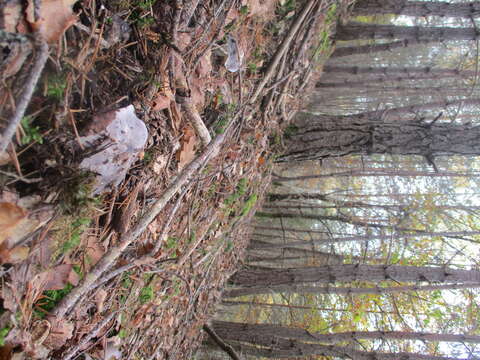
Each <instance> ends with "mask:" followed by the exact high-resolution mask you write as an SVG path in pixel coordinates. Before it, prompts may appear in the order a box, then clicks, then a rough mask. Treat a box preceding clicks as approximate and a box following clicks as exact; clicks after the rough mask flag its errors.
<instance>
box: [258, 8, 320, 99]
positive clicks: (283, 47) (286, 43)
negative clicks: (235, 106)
mask: <svg viewBox="0 0 480 360" xmlns="http://www.w3.org/2000/svg"><path fill="white" fill-rule="evenodd" d="M316 1H317V0H309V2H308V3H307V4H306V5H305V7H304V8H303V10H302V12H301V13H300V14H299V15H298V17H297V18H296V19H295V22H294V23H293V24H292V27H291V28H290V30H289V32H288V34H287V36H286V37H285V39H284V40H283V42H282V44H281V45H280V47H279V48H278V50H277V52H276V53H275V55H274V56H273V60H272V62H271V63H270V64H269V65H268V68H267V71H266V72H265V75H264V77H263V79H262V81H260V83H259V84H258V85H257V88H256V89H255V92H254V93H253V95H252V97H251V98H250V103H254V102H255V101H256V100H257V98H258V96H259V95H260V93H261V92H262V90H263V88H264V87H265V85H267V82H268V81H269V80H270V78H271V77H272V75H273V72H274V71H275V68H276V67H277V65H278V63H279V62H280V60H281V59H282V57H283V55H284V54H285V51H287V49H288V46H289V45H290V43H291V42H292V40H293V38H294V37H295V35H296V33H297V31H298V29H299V28H300V25H301V24H302V23H303V20H305V17H306V16H307V14H308V12H309V11H310V9H311V8H312V6H313V4H314V3H315V2H316Z"/></svg>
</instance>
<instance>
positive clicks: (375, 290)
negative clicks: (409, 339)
mask: <svg viewBox="0 0 480 360" xmlns="http://www.w3.org/2000/svg"><path fill="white" fill-rule="evenodd" d="M478 287H480V283H469V284H447V285H421V286H419V285H405V286H392V287H378V286H377V287H371V288H355V287H333V286H301V285H278V286H269V287H258V288H256V287H255V288H240V289H230V290H226V291H225V292H224V293H223V296H224V297H226V298H233V297H238V296H247V295H261V294H271V293H301V294H307V293H309V294H336V295H365V294H395V293H401V292H408V291H436V290H458V289H472V288H478Z"/></svg>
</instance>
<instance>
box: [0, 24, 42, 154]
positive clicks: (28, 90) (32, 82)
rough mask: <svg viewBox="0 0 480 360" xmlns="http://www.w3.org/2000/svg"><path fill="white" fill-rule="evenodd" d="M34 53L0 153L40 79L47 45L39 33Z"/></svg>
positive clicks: (8, 140) (2, 141) (0, 139)
mask: <svg viewBox="0 0 480 360" xmlns="http://www.w3.org/2000/svg"><path fill="white" fill-rule="evenodd" d="M35 41H36V52H37V56H36V59H35V63H34V64H33V68H32V70H31V71H30V74H29V76H28V78H27V81H26V82H25V86H24V90H23V92H22V95H20V99H19V100H18V102H17V104H16V109H15V112H14V114H13V116H12V117H11V118H10V120H8V125H7V128H6V129H5V131H4V133H3V134H2V137H1V138H0V153H1V152H3V151H5V150H6V149H7V146H8V144H9V143H10V141H11V139H12V137H13V135H14V134H15V131H16V130H17V127H18V125H19V124H20V121H22V119H23V116H24V115H25V111H26V110H27V107H28V104H29V103H30V100H31V99H32V95H33V92H34V90H35V87H36V85H37V83H38V80H39V79H40V75H41V74H42V71H43V68H44V67H45V64H46V62H47V59H48V45H47V43H46V42H45V40H44V39H43V38H42V35H40V33H37V34H36V38H35Z"/></svg>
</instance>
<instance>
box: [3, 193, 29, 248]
mask: <svg viewBox="0 0 480 360" xmlns="http://www.w3.org/2000/svg"><path fill="white" fill-rule="evenodd" d="M26 215H27V213H26V211H25V210H24V209H22V208H21V207H20V206H17V205H15V204H12V203H7V202H0V244H1V243H3V242H4V241H5V240H6V239H7V238H8V237H9V236H10V235H11V234H12V232H13V230H14V229H15V227H16V226H17V225H18V224H19V223H20V221H21V220H22V219H23V218H24V217H25V216H26Z"/></svg>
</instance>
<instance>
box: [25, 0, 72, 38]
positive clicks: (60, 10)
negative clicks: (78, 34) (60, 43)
mask: <svg viewBox="0 0 480 360" xmlns="http://www.w3.org/2000/svg"><path fill="white" fill-rule="evenodd" d="M76 2H77V0H43V1H42V2H41V5H40V20H38V21H35V16H34V6H35V4H34V2H33V0H29V1H28V6H27V9H26V19H27V21H28V22H29V23H30V25H31V27H32V28H33V30H35V31H40V33H41V34H42V35H43V38H44V39H45V40H46V41H47V42H50V43H53V42H56V41H57V40H58V39H60V37H61V36H62V35H63V33H64V32H65V30H67V29H68V28H69V27H70V26H72V25H73V24H74V23H75V22H76V21H77V16H76V15H75V14H74V13H73V10H72V6H73V4H75V3H76Z"/></svg>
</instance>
